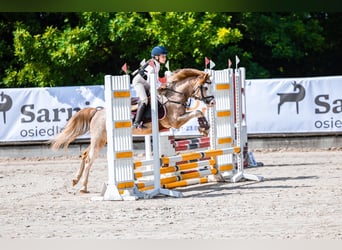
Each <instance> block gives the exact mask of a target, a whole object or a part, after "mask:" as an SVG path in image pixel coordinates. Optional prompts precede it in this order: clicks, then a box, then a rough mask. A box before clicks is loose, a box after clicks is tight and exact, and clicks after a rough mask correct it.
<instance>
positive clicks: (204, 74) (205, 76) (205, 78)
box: [200, 73, 209, 84]
mask: <svg viewBox="0 0 342 250" xmlns="http://www.w3.org/2000/svg"><path fill="white" fill-rule="evenodd" d="M208 78H209V73H203V74H202V75H201V76H200V83H201V84H204V83H205V82H206V81H207V79H208Z"/></svg>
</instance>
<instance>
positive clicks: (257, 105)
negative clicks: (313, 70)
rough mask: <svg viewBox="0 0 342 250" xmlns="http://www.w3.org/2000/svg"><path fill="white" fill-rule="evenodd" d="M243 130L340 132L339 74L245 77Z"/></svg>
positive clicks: (341, 97) (341, 100)
mask: <svg viewBox="0 0 342 250" xmlns="http://www.w3.org/2000/svg"><path fill="white" fill-rule="evenodd" d="M246 112H247V117H246V118H247V132H248V133H249V134H258V133H259V134H263V133H265V134H267V133H322V132H323V133H324V132H342V76H336V77H315V78H288V79H262V80H246Z"/></svg>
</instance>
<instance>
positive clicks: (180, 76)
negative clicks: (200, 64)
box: [170, 68, 204, 82]
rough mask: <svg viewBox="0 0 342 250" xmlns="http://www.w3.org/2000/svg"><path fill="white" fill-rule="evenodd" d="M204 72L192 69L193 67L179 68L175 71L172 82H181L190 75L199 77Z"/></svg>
mask: <svg viewBox="0 0 342 250" xmlns="http://www.w3.org/2000/svg"><path fill="white" fill-rule="evenodd" d="M203 74H204V72H203V71H200V70H198V69H191V68H186V69H178V70H175V71H174V72H173V75H172V76H171V78H170V82H179V81H182V80H184V79H186V78H188V77H197V76H200V75H203Z"/></svg>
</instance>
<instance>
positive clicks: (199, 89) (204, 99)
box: [163, 83, 214, 107]
mask: <svg viewBox="0 0 342 250" xmlns="http://www.w3.org/2000/svg"><path fill="white" fill-rule="evenodd" d="M196 85H198V86H197V87H196V88H194V90H193V93H192V94H191V95H190V96H189V97H193V98H194V99H195V100H200V101H203V102H205V103H209V102H211V101H212V100H213V99H214V96H204V87H203V85H200V84H198V83H196ZM164 90H166V91H170V92H173V93H176V94H179V95H182V96H184V97H186V96H185V94H184V93H182V92H179V91H177V90H174V89H171V88H167V87H166V88H165V89H164ZM198 91H200V93H201V98H200V97H198V96H197V95H195V94H196V93H197V92H198ZM164 97H165V98H166V99H167V101H166V102H165V103H163V105H165V104H166V103H167V102H172V103H176V104H179V105H182V106H184V107H188V106H189V105H188V104H187V101H188V100H185V102H180V101H174V100H170V99H169V98H168V97H166V96H165V95H164Z"/></svg>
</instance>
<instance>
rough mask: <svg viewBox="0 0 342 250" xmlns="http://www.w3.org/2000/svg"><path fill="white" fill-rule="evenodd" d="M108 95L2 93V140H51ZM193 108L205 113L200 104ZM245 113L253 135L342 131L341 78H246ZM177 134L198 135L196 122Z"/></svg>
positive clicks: (80, 90) (92, 90)
mask: <svg viewBox="0 0 342 250" xmlns="http://www.w3.org/2000/svg"><path fill="white" fill-rule="evenodd" d="M103 91H104V88H103V86H102V85H98V86H79V87H55V88H23V89H0V142H15V141H41V140H43V141H44V140H49V139H51V138H52V137H53V136H55V135H56V134H57V133H59V132H60V131H61V129H62V128H63V127H64V126H65V124H66V122H67V121H68V120H69V119H70V117H71V116H72V115H73V114H75V112H76V111H78V110H79V109H81V108H85V107H103V106H104V93H103ZM132 96H135V92H134V90H133V89H132ZM189 105H190V107H189V109H200V110H202V112H203V113H206V106H205V105H204V104H203V103H202V102H199V101H198V100H194V99H191V100H190V102H189ZM246 113H247V114H246V119H247V132H248V133H249V134H270V133H321V132H342V76H337V77H316V78H288V79H262V80H246ZM173 132H174V134H175V135H184V136H187V135H199V133H198V122H197V119H196V118H194V119H192V120H190V121H189V122H188V123H187V124H185V125H184V126H183V127H181V128H180V129H173ZM82 138H89V135H85V136H83V137H82Z"/></svg>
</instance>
